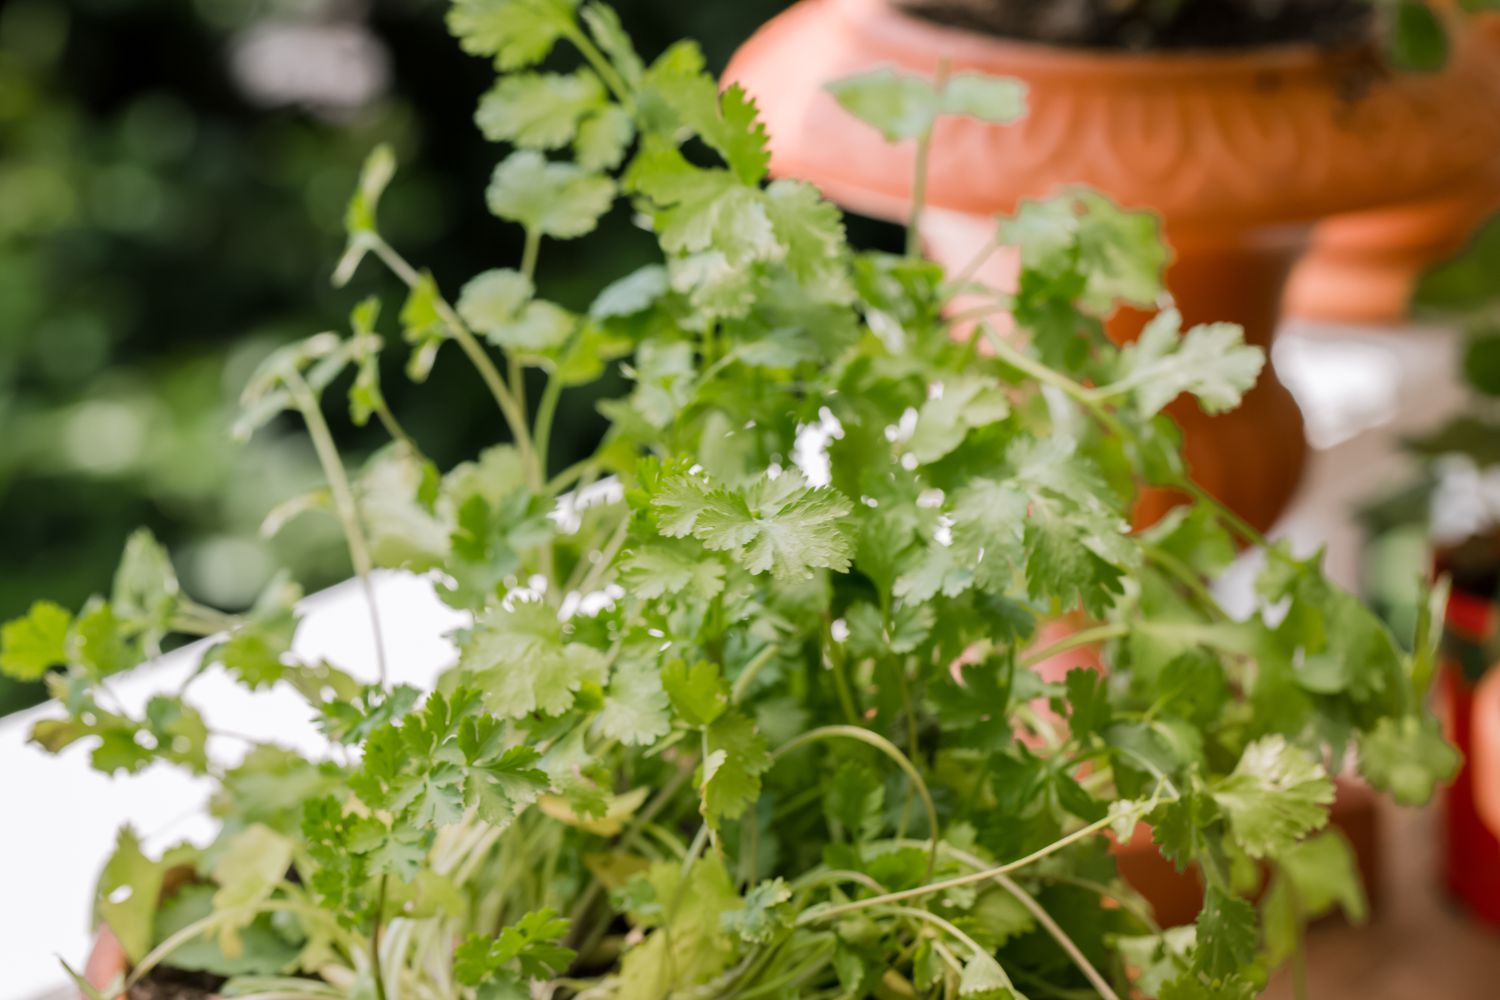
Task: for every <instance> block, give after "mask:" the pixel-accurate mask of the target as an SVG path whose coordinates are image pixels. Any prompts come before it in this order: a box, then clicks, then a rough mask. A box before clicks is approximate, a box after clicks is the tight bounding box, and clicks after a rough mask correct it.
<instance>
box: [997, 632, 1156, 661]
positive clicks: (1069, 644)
mask: <svg viewBox="0 0 1500 1000" xmlns="http://www.w3.org/2000/svg"><path fill="white" fill-rule="evenodd" d="M1129 634H1130V626H1129V625H1124V624H1121V623H1115V624H1112V625H1096V626H1095V627H1093V628H1086V629H1081V630H1079V631H1077V632H1074V633H1073V634H1071V635H1068V636H1064V637H1063V638H1061V639H1059V640H1057V641H1056V642H1053V643H1049V644H1047V645H1045V646H1043V647H1042V648H1041V649H1035V650H1032V651H1031V652H1029V653H1027V654H1026V655H1025V656H1023V657H1021V666H1023V667H1034V666H1036V665H1037V664H1038V663H1043V662H1045V661H1047V660H1049V659H1051V658H1052V657H1054V656H1057V655H1058V654H1060V653H1066V652H1067V651H1068V650H1070V649H1077V648H1078V647H1079V646H1091V645H1093V644H1094V643H1098V642H1108V641H1109V640H1110V639H1119V638H1121V637H1123V636H1126V635H1129Z"/></svg>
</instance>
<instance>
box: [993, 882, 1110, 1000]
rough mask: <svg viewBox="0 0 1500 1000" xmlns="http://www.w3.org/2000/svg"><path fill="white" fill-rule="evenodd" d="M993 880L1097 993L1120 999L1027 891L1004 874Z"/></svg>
mask: <svg viewBox="0 0 1500 1000" xmlns="http://www.w3.org/2000/svg"><path fill="white" fill-rule="evenodd" d="M995 881H996V882H997V883H999V885H1000V887H1001V888H1003V889H1004V890H1005V891H1006V892H1008V893H1010V894H1011V895H1012V896H1014V897H1015V899H1016V902H1018V903H1020V904H1021V905H1022V906H1023V907H1025V908H1026V911H1027V912H1028V913H1030V914H1031V915H1032V916H1033V917H1035V918H1036V922H1037V923H1038V924H1041V926H1042V929H1043V930H1045V931H1046V932H1047V933H1048V935H1050V936H1051V938H1052V940H1053V941H1056V942H1057V946H1058V947H1059V948H1061V949H1062V950H1063V951H1064V952H1065V953H1066V954H1067V956H1068V958H1070V959H1071V960H1072V961H1073V964H1074V965H1076V966H1077V967H1078V971H1079V972H1081V973H1083V978H1085V979H1087V980H1088V981H1089V985H1090V986H1092V987H1093V988H1094V989H1095V990H1096V991H1097V992H1098V994H1099V995H1100V996H1101V997H1103V998H1104V1000H1120V997H1119V994H1117V993H1116V992H1115V991H1114V989H1113V988H1112V987H1111V986H1110V985H1109V982H1108V981H1107V980H1106V979H1105V978H1104V977H1103V976H1102V975H1100V974H1099V970H1098V969H1096V968H1094V965H1093V963H1092V962H1090V961H1089V960H1088V957H1087V956H1085V955H1084V953H1083V951H1082V950H1081V949H1080V948H1079V947H1078V945H1077V943H1076V942H1074V940H1073V939H1072V938H1071V937H1069V936H1068V932H1067V931H1065V930H1063V929H1062V927H1061V926H1059V924H1058V923H1057V921H1056V920H1053V919H1052V914H1050V913H1048V912H1047V911H1046V909H1045V908H1044V907H1043V906H1042V905H1041V904H1040V903H1038V902H1037V901H1036V900H1035V899H1033V898H1032V897H1031V894H1030V893H1029V892H1027V891H1026V890H1025V889H1023V888H1021V887H1020V886H1019V885H1017V884H1016V883H1015V881H1014V880H1012V879H1011V878H1009V877H1008V876H1005V875H996V876H995Z"/></svg>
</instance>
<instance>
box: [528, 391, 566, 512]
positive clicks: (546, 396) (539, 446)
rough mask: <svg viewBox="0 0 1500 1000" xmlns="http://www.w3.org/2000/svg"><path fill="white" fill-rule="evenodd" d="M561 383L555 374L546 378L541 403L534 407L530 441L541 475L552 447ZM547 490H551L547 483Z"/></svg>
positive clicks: (545, 470) (544, 470)
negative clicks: (539, 464)
mask: <svg viewBox="0 0 1500 1000" xmlns="http://www.w3.org/2000/svg"><path fill="white" fill-rule="evenodd" d="M562 391H563V381H562V379H560V378H558V377H557V375H556V374H552V375H549V376H548V377H547V387H546V388H545V389H543V390H542V398H541V401H540V402H538V403H537V407H536V423H535V424H534V425H533V430H532V432H531V439H532V440H533V441H534V442H535V443H536V457H537V461H539V462H541V463H542V474H543V475H545V474H546V472H547V457H548V456H547V453H548V449H549V448H550V447H551V445H552V423H553V420H554V419H555V418H556V416H557V402H558V400H559V399H561V398H562ZM546 488H547V489H550V488H551V483H550V482H549V483H548V485H547V487H546Z"/></svg>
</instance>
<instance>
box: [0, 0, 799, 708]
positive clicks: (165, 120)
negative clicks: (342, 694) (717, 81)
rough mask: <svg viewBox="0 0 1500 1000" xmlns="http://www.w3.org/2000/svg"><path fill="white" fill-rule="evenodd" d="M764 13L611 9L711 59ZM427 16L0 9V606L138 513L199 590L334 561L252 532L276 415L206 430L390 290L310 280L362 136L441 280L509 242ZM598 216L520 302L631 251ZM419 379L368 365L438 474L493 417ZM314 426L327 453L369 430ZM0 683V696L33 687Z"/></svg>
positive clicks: (298, 449)
mask: <svg viewBox="0 0 1500 1000" xmlns="http://www.w3.org/2000/svg"><path fill="white" fill-rule="evenodd" d="M786 3H787V0H693V2H662V0H617V2H616V6H617V7H618V8H619V9H620V13H621V16H622V18H623V19H624V21H625V23H626V26H627V27H628V28H629V29H630V30H631V31H632V33H633V34H634V35H635V37H636V39H637V41H638V43H639V45H640V47H641V49H642V51H643V53H645V54H646V55H648V56H650V55H653V54H655V53H656V52H657V51H659V50H660V49H662V48H664V47H665V46H666V44H667V43H669V42H670V41H673V40H675V39H677V38H680V37H683V36H691V37H696V38H698V39H699V40H700V41H701V42H702V43H703V45H704V48H705V50H706V52H707V54H708V57H709V60H710V63H711V64H712V65H715V66H722V65H723V64H724V62H725V60H726V59H727V58H728V56H729V54H730V53H731V52H732V51H733V49H734V46H735V45H736V44H737V42H738V41H739V40H741V39H743V38H744V37H745V36H746V35H747V34H749V32H750V31H751V30H752V29H753V28H754V27H755V26H756V25H758V24H759V23H761V22H762V21H764V20H765V19H766V18H768V17H769V16H771V15H772V14H773V13H775V12H776V11H777V10H779V9H780V8H782V7H784V6H786ZM444 8H445V4H444V3H443V2H442V0H3V2H0V433H3V439H0V618H9V617H12V616H14V615H16V614H19V613H21V612H23V611H24V610H25V608H26V607H27V606H28V605H29V604H30V602H31V601H32V600H34V599H37V598H48V599H51V600H55V601H58V602H59V603H61V604H63V605H65V606H76V605H77V604H79V603H81V602H82V601H83V600H84V599H85V598H86V597H87V596H88V595H89V594H90V593H93V592H95V591H99V590H102V589H105V588H107V586H108V582H109V579H110V575H111V573H112V571H113V567H114V564H115V561H116V560H117V559H118V557H119V553H120V549H121V547H122V545H123V544H124V540H125V537H126V535H127V534H128V533H129V532H130V531H131V530H132V528H134V527H135V526H137V525H140V524H145V525H147V526H148V527H150V528H151V529H152V530H154V531H155V532H156V533H157V534H158V536H159V537H161V538H162V540H163V541H164V542H166V543H167V544H168V545H169V547H170V548H171V549H172V551H173V553H174V557H175V559H176V561H177V568H178V571H179V573H180V575H181V577H182V579H183V584H184V586H185V587H186V588H188V590H189V591H191V592H192V593H194V594H195V595H196V596H197V597H199V598H200V599H202V600H204V601H205V602H208V603H211V604H216V605H219V606H222V607H226V608H231V609H233V608H237V607H241V606H243V605H245V604H246V603H247V602H248V601H249V600H250V599H251V598H252V597H253V596H254V595H255V593H256V592H257V591H258V590H259V588H260V586H261V585H262V584H263V583H264V582H265V580H266V578H267V576H268V575H269V573H270V572H271V571H272V568H273V567H274V566H277V565H286V566H289V567H291V568H292V569H293V570H294V571H295V572H296V574H297V575H298V577H299V578H300V579H301V580H302V581H303V582H304V583H305V584H306V585H308V586H309V587H317V586H321V585H324V584H327V583H329V582H332V581H334V580H336V579H339V578H341V577H343V576H345V575H346V574H347V572H348V566H347V561H346V559H345V557H344V555H343V552H342V546H341V545H340V543H339V541H338V537H337V534H336V531H335V529H334V528H333V525H332V523H331V521H325V520H324V519H320V518H302V519H299V520H298V521H297V522H296V523H295V524H294V526H293V528H292V529H291V530H290V531H289V532H288V533H287V534H286V535H284V536H282V537H279V538H278V539H277V541H276V543H275V546H274V549H268V548H267V547H266V546H265V545H263V544H262V543H261V542H260V541H259V540H258V534H257V533H258V528H259V525H260V521H261V519H262V518H263V517H264V515H265V514H266V512H267V511H268V510H269V509H270V508H271V507H272V506H274V505H275V504H276V503H277V502H278V501H280V500H282V499H285V498H286V497H289V496H292V495H295V494H296V493H299V492H301V491H303V490H305V489H306V488H308V487H309V486H310V485H312V484H313V483H315V482H316V481H317V480H318V478H319V477H318V473H317V469H316V464H315V462H314V459H313V456H312V454H311V450H310V448H309V447H308V446H307V445H306V443H305V441H304V440H303V438H302V437H301V435H300V434H298V433H297V432H296V428H295V427H294V426H292V425H291V424H288V425H286V426H285V427H282V428H279V429H277V428H273V430H272V432H271V433H268V434H265V435H263V436H261V437H258V438H257V439H256V440H255V441H254V442H252V443H251V444H250V445H249V446H245V447H236V446H234V445H232V444H231V443H230V441H229V438H228V433H227V428H228V424H229V419H230V414H231V412H232V408H233V403H234V400H235V398H236V396H237V395H238V392H239V389H240V387H241V386H242V385H243V383H244V381H245V379H246V377H247V376H248V374H249V371H250V370H251V369H252V368H253V367H254V365H255V364H256V363H257V362H258V361H259V360H260V358H261V357H263V356H264V354H265V353H266V352H267V351H269V350H270V349H271V348H272V347H274V346H275V345H277V344H279V343H282V342H285V341H287V340H290V339H294V338H299V337H303V336H306V335H308V334H310V333H314V332H316V331H318V330H321V329H329V328H338V327H342V326H343V324H344V322H345V319H346V317H347V314H348V311H349V309H350V307H351V306H352V305H353V304H354V303H355V302H356V301H358V299H359V298H361V297H362V296H363V295H365V294H368V293H370V292H372V291H381V292H383V293H384V297H385V300H386V317H387V323H388V324H389V323H390V322H391V317H392V316H393V315H394V312H395V310H396V308H397V307H398V306H399V303H400V298H399V291H398V289H397V288H396V287H395V285H394V284H393V283H391V282H390V281H388V280H386V279H385V278H384V276H383V275H381V274H379V273H378V271H377V270H376V269H375V268H373V267H371V268H366V269H365V270H364V271H362V272H361V274H360V276H359V278H358V279H357V280H356V282H355V287H353V288H349V289H344V290H334V289H333V288H331V287H330V285H329V281H328V274H329V272H330V270H331V268H332V265H333V263H334V261H335V259H336V258H337V256H338V253H339V251H340V249H341V248H342V243H343V233H342V226H341V220H342V214H343V206H344V203H345V200H346V199H347V197H348V194H349V192H350V190H351V189H352V186H353V182H354V179H355V176H356V174H357V172H358V169H359V164H360V162H361V160H362V159H363V158H364V155H365V153H366V152H367V151H368V150H369V149H370V148H371V147H372V146H373V145H374V144H376V143H377V142H381V141H389V142H391V143H392V144H393V145H394V146H395V147H396V149H397V150H398V153H399V156H400V159H401V162H402V170H401V172H400V173H399V174H398V177H397V180H396V182H395V184H394V185H393V187H392V189H391V191H390V194H389V195H388V197H387V198H386V199H385V200H384V202H383V203H382V229H383V230H384V231H385V232H387V233H388V235H389V236H390V237H391V238H392V240H393V242H395V243H396V244H397V245H398V246H399V247H400V248H401V249H402V250H403V252H404V253H406V255H407V256H408V257H409V258H410V259H412V260H413V261H415V262H418V263H419V264H425V265H427V266H430V267H431V268H432V269H433V271H434V273H435V274H436V276H437V278H438V280H439V282H440V284H442V285H443V286H444V287H445V288H447V289H450V290H452V289H455V288H456V287H457V286H458V284H460V283H461V282H462V281H463V280H465V279H466V278H467V277H469V276H470V275H471V274H473V273H474V272H476V271H478V270H481V269H483V268H485V267H491V266H497V265H500V264H503V263H506V262H508V261H513V260H515V259H516V258H517V257H518V256H519V250H520V248H519V243H518V241H517V239H516V235H515V233H514V232H512V231H511V230H510V228H509V227H506V226H504V225H503V224H501V223H500V222H498V221H497V220H495V219H494V218H492V217H491V216H490V215H489V214H488V213H487V212H486V211H485V210H484V206H483V202H482V192H483V189H484V184H485V182H486V180H487V179H488V175H489V172H490V170H491V169H492V168H493V166H494V163H495V162H496V160H497V159H498V153H499V151H498V150H497V149H496V148H495V147H493V146H491V145H490V144H488V143H486V142H485V141H484V140H483V138H482V137H481V136H480V135H479V134H478V132H477V131H476V130H475V128H474V127H473V123H472V114H473V109H474V105H475V103H476V101H477V100H478V97H479V95H480V93H481V92H482V91H483V90H484V89H485V88H486V87H488V85H489V84H490V82H491V81H492V79H493V74H492V71H491V70H490V68H489V67H488V66H486V65H485V64H484V63H483V62H482V61H480V60H476V59H472V58H469V57H466V56H464V55H462V54H461V53H460V52H459V51H458V49H457V47H456V45H455V44H454V43H453V42H452V41H451V39H450V38H449V37H448V35H447V32H446V30H445V28H444V26H443V20H442V16H443V11H444ZM606 234H607V236H606V237H601V238H600V239H595V240H591V241H590V244H589V247H590V249H589V252H588V255H587V256H586V257H585V256H581V255H579V254H576V253H575V254H573V255H569V254H568V250H569V247H567V246H566V245H558V246H554V247H550V248H549V250H548V253H547V255H546V256H545V258H544V260H543V267H542V282H541V283H542V284H543V286H544V288H545V290H546V292H547V294H549V295H550V296H552V297H554V298H556V299H558V300H560V301H562V302H564V303H567V304H572V305H579V304H583V303H585V302H586V301H587V300H588V298H589V297H590V290H592V289H596V288H597V287H598V286H599V285H600V284H601V283H603V282H605V281H608V280H610V279H612V278H614V277H616V276H618V275H620V274H623V273H625V272H626V271H628V270H631V269H633V268H634V267H635V266H636V264H637V263H638V261H639V257H638V256H637V253H638V251H640V250H642V249H643V248H644V247H645V245H646V243H647V240H646V238H645V237H644V236H643V235H642V234H640V233H638V232H637V231H635V230H634V229H633V227H632V226H631V225H630V223H629V220H628V218H626V217H625V216H624V213H623V212H621V213H617V217H614V218H612V219H611V220H610V225H609V226H608V227H607V229H606ZM389 331H390V327H389V326H387V332H389ZM388 353H392V354H395V355H398V356H399V354H400V353H401V352H399V351H398V352H388ZM399 360H400V359H399V357H397V358H395V359H393V364H399ZM433 381H434V382H435V383H436V384H435V385H433V386H431V387H428V388H423V389H421V390H419V391H416V392H413V391H410V389H409V387H406V386H405V385H404V380H403V379H401V378H400V377H399V376H398V375H397V374H396V372H394V371H393V372H392V373H391V377H390V378H389V379H387V380H386V383H385V384H386V386H387V392H388V394H389V395H390V396H391V397H392V403H393V405H394V406H395V408H396V409H397V411H398V412H400V413H401V414H402V419H403V421H404V422H405V423H406V424H407V426H408V427H409V428H410V429H411V431H412V432H413V434H414V436H416V437H417V438H418V440H419V441H420V442H421V444H422V445H423V447H424V449H425V450H427V451H428V453H429V454H431V455H432V456H433V457H434V458H435V459H436V460H437V461H438V462H439V463H440V464H448V463H451V462H453V461H455V460H457V459H458V458H459V457H462V456H463V455H464V454H466V453H467V452H469V451H471V450H472V449H473V448H475V447H476V446H479V445H481V444H484V443H489V442H491V441H493V440H494V439H495V438H496V437H498V436H499V435H500V434H501V430H500V428H499V426H498V424H497V421H496V420H495V418H494V414H493V405H492V404H491V403H490V402H489V401H488V397H486V396H484V395H483V393H482V390H481V387H480V386H479V384H478V382H477V380H476V379H475V378H474V377H473V375H472V373H471V372H470V371H469V370H467V368H466V366H465V365H464V364H463V363H462V359H460V358H458V356H457V354H456V352H455V354H453V355H451V356H448V357H446V358H445V359H443V361H441V362H440V363H439V365H438V368H437V370H436V371H435V372H434V374H433ZM403 389H405V390H406V391H403ZM331 409H332V408H331ZM332 415H333V416H334V417H335V418H337V417H339V416H340V414H339V413H336V412H335V413H333V414H332ZM592 420H593V417H592V407H590V406H589V405H587V403H586V402H585V403H583V404H581V405H575V406H572V407H570V408H569V411H568V412H567V413H564V414H561V415H560V429H559V434H558V439H559V440H560V441H567V440H569V436H570V435H569V431H570V430H571V431H572V432H573V433H572V436H573V437H574V438H577V437H579V436H580V435H586V434H587V433H588V427H589V426H591V424H592ZM570 425H571V426H570ZM338 430H339V432H340V434H341V435H342V436H343V438H344V443H345V444H346V445H348V446H349V447H351V448H354V449H360V448H364V447H371V446H373V445H374V444H376V443H377V439H376V438H375V437H374V436H369V437H365V436H364V435H365V432H364V431H360V432H358V433H355V430H354V428H352V427H350V426H348V425H347V424H346V425H344V426H342V427H339V428H338ZM566 459H567V456H566V455H565V454H564V455H560V456H558V460H559V461H566ZM0 685H8V686H0V713H3V712H5V711H10V710H14V709H16V708H19V707H21V706H23V705H26V704H30V703H32V702H34V701H36V700H38V699H39V698H40V697H41V691H40V688H39V687H38V686H29V687H23V686H17V685H13V684H10V683H9V682H7V681H4V680H3V679H0Z"/></svg>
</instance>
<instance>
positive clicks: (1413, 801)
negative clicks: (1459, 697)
mask: <svg viewBox="0 0 1500 1000" xmlns="http://www.w3.org/2000/svg"><path fill="white" fill-rule="evenodd" d="M1461 761H1462V758H1461V757H1460V755H1459V752H1458V750H1457V749H1455V748H1454V747H1453V746H1452V745H1451V744H1449V743H1448V741H1447V740H1446V739H1444V738H1443V733H1442V730H1441V729H1440V728H1439V727H1438V725H1437V723H1436V722H1434V721H1433V720H1431V719H1419V718H1417V717H1416V716H1412V715H1407V716H1402V717H1401V718H1399V719H1392V718H1385V719H1381V720H1380V721H1379V722H1377V723H1376V724H1375V727H1374V728H1373V729H1370V730H1368V731H1367V732H1364V733H1362V734H1360V738H1359V770H1360V773H1361V774H1363V775H1364V776H1365V777H1366V778H1368V779H1369V781H1370V783H1371V784H1372V785H1374V786H1375V787H1376V788H1380V789H1384V790H1385V791H1388V792H1390V793H1391V796H1392V797H1393V798H1395V800H1396V801H1397V802H1398V803H1400V804H1401V805H1403V806H1421V805H1426V804H1427V801H1428V799H1430V798H1431V797H1432V793H1433V791H1434V790H1435V789H1436V788H1437V787H1438V786H1439V785H1441V784H1443V783H1445V782H1447V781H1449V780H1451V779H1452V777H1453V775H1454V774H1456V773H1457V772H1458V767H1459V764H1460V763H1461Z"/></svg>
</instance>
